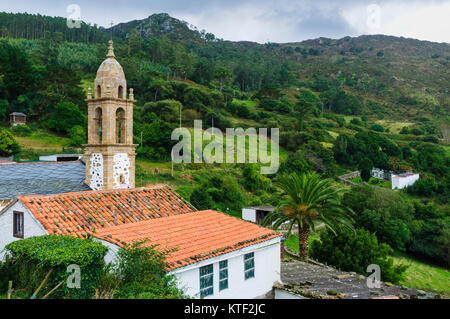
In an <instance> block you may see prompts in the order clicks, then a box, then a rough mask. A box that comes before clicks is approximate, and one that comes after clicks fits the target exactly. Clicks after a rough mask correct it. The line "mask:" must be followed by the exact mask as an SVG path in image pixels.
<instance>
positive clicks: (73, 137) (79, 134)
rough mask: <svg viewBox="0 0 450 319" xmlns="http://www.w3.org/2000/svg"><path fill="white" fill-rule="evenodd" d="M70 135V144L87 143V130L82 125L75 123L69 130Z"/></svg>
mask: <svg viewBox="0 0 450 319" xmlns="http://www.w3.org/2000/svg"><path fill="white" fill-rule="evenodd" d="M69 135H70V146H74V147H80V146H81V145H82V144H85V143H86V138H87V137H86V131H85V129H84V128H83V127H82V126H80V125H75V126H74V127H72V128H71V129H70V131H69Z"/></svg>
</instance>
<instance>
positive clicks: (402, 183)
mask: <svg viewBox="0 0 450 319" xmlns="http://www.w3.org/2000/svg"><path fill="white" fill-rule="evenodd" d="M419 178H420V175H419V174H410V175H408V176H402V175H393V176H392V189H402V188H405V187H408V186H411V185H413V184H414V183H415V182H416V181H417V180H418V179H419Z"/></svg>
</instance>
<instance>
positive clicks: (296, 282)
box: [274, 260, 439, 299]
mask: <svg viewBox="0 0 450 319" xmlns="http://www.w3.org/2000/svg"><path fill="white" fill-rule="evenodd" d="M281 281H282V283H281V284H276V285H275V287H274V288H275V289H281V290H284V291H287V292H289V293H291V294H294V295H297V296H301V297H303V298H317V299H330V298H333V299H334V298H340V299H429V298H439V296H437V295H435V294H432V293H428V292H425V291H421V290H416V289H411V288H406V287H400V286H396V285H392V284H390V283H381V284H380V288H378V289H377V288H368V286H367V279H366V277H364V276H361V275H358V274H356V273H351V272H343V271H339V270H337V269H334V268H331V267H328V266H325V265H322V264H319V263H317V264H311V263H305V262H300V261H294V260H291V261H283V262H282V263H281Z"/></svg>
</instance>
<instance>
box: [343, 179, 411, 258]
mask: <svg viewBox="0 0 450 319" xmlns="http://www.w3.org/2000/svg"><path fill="white" fill-rule="evenodd" d="M343 204H344V205H345V206H347V207H350V208H352V209H353V210H354V211H355V213H356V217H355V226H356V227H360V228H365V229H367V230H369V231H371V232H374V233H376V236H377V237H378V239H379V240H380V241H382V242H385V243H387V244H389V245H390V246H391V247H392V248H394V249H397V250H400V251H405V250H406V247H407V245H408V243H409V242H410V240H411V232H410V229H409V224H410V223H411V222H412V220H413V219H414V204H413V202H412V201H411V200H410V199H408V198H407V197H406V196H404V195H403V194H401V193H398V192H393V191H392V190H390V189H384V188H379V187H376V188H375V187H372V186H369V185H360V186H354V187H352V189H351V190H350V191H349V192H348V193H346V194H344V198H343Z"/></svg>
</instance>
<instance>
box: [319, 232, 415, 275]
mask: <svg viewBox="0 0 450 319" xmlns="http://www.w3.org/2000/svg"><path fill="white" fill-rule="evenodd" d="M391 252H392V248H391V247H389V245H387V244H384V243H380V242H378V240H377V237H376V236H375V234H371V233H370V232H369V231H367V230H365V229H363V228H358V229H356V231H355V232H352V231H348V230H345V229H344V230H341V231H339V232H338V233H337V234H333V233H331V232H323V233H321V234H320V240H316V241H314V242H313V243H312V245H311V256H312V257H313V258H314V259H316V260H318V261H320V262H325V263H327V264H329V265H332V266H334V267H337V268H339V269H342V270H345V271H355V272H357V273H359V274H362V275H366V276H367V275H368V274H367V273H366V269H367V266H369V265H370V264H377V265H379V266H380V268H381V278H382V279H383V280H385V281H389V282H392V283H398V282H399V280H401V279H402V278H403V276H404V272H405V270H406V268H407V266H404V265H398V266H394V263H393V260H392V258H389V254H390V253H391Z"/></svg>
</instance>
